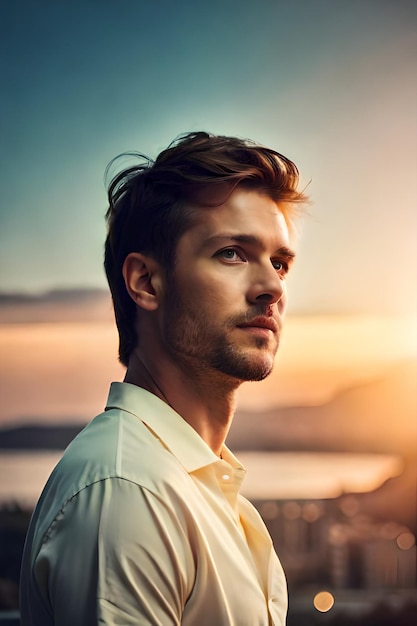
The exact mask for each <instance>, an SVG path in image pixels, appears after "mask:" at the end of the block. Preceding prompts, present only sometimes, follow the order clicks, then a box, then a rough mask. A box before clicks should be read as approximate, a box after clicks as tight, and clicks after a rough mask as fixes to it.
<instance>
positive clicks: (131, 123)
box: [0, 0, 417, 424]
mask: <svg viewBox="0 0 417 626" xmlns="http://www.w3.org/2000/svg"><path fill="white" fill-rule="evenodd" d="M0 29H1V31H0V47H1V54H0V64H1V76H2V94H1V97H0V135H1V138H2V139H1V143H2V151H1V155H0V178H1V200H0V268H1V270H0V292H1V291H3V292H4V291H8V292H19V291H23V292H30V293H35V294H36V293H39V292H42V291H44V290H49V289H54V288H66V287H104V286H105V278H104V273H103V269H102V251H103V241H104V237H105V225H104V212H105V204H106V198H105V185H104V182H103V176H104V170H105V167H106V165H107V163H108V162H109V161H110V160H111V159H112V158H113V157H115V156H116V155H117V154H120V153H121V152H123V151H129V150H137V151H141V152H144V153H148V154H149V155H150V156H152V157H155V156H156V155H157V153H158V152H159V151H160V150H161V149H163V148H165V147H166V145H167V144H168V143H169V142H170V141H171V140H173V139H174V138H175V137H176V136H178V135H179V134H181V133H183V132H186V131H193V130H200V129H202V130H207V131H210V132H214V133H222V134H229V135H237V136H239V137H249V138H251V139H254V140H256V141H258V142H260V143H263V144H266V145H268V146H271V147H273V148H275V149H277V150H279V151H280V152H283V153H284V154H286V155H287V156H289V157H290V158H292V159H293V160H294V161H295V162H296V163H297V165H298V166H299V169H300V171H301V184H302V186H308V192H309V194H310V196H311V199H312V204H311V206H309V207H308V215H306V216H305V217H304V218H303V219H302V220H301V222H300V237H299V242H298V244H297V248H298V249H299V250H298V258H297V261H296V263H295V266H294V270H292V272H291V276H290V277H289V279H288V290H289V294H290V306H289V316H288V323H287V328H286V331H285V335H284V340H283V345H282V347H281V350H280V353H279V356H278V360H277V367H276V369H275V372H274V374H273V376H271V377H270V378H269V379H267V380H266V381H265V382H264V383H262V384H261V386H260V387H257V391H256V392H254V390H253V389H254V388H253V387H251V386H250V385H249V386H246V387H244V388H243V389H242V393H241V396H240V397H241V403H242V406H244V407H246V408H255V407H260V406H263V407H268V406H270V405H272V404H283V405H285V404H287V405H290V404H294V403H301V404H303V403H304V404H320V403H322V402H326V401H328V400H329V399H330V398H331V397H332V396H333V395H334V394H335V393H337V392H338V391H340V390H341V389H345V388H348V387H349V386H351V385H355V384H360V383H361V381H364V380H369V379H372V378H373V377H375V376H379V375H382V374H383V373H384V372H385V371H386V370H387V368H389V367H390V366H391V365H392V364H395V363H396V362H400V361H401V360H404V359H409V358H410V357H413V355H414V356H415V354H416V345H417V344H416V322H415V315H416V313H417V288H416V284H417V210H416V207H417V184H416V172H417V141H416V130H417V128H416V126H417V86H416V78H415V76H416V53H417V5H416V3H415V2H414V1H411V0H410V1H408V0H397V1H396V2H392V1H391V0H338V1H337V2H336V1H334V0H293V1H292V2H286V1H285V2H284V1H281V0H259V1H257V2H254V1H253V0H251V1H249V0H227V1H224V0H223V1H220V0H211V1H210V2H207V1H205V2H203V1H201V0H194V1H193V2H189V1H185V0H178V1H176V2H172V1H171V0H158V2H150V1H144V0H121V1H120V2H114V1H112V0H100V1H98V0H82V1H81V0H73V1H72V2H56V1H55V0H43V1H42V2H40V3H34V2H32V1H30V0H16V1H15V2H3V3H1V4H0ZM40 320H41V321H42V316H41V318H40ZM65 320H66V322H67V324H66V322H65ZM12 321H13V316H12ZM15 321H18V320H17V319H16V320H15ZM26 321H29V322H30V321H31V320H30V319H29V320H26ZM32 321H34V320H32ZM43 321H44V322H45V320H43ZM9 322H10V320H9ZM116 343H117V338H116V333H115V328H114V325H113V324H112V323H111V321H110V318H109V320H108V321H106V322H103V323H94V325H93V326H92V325H91V323H87V321H86V319H84V318H83V316H82V313H80V314H79V315H78V316H77V319H76V320H75V318H70V317H69V318H68V316H67V317H65V316H64V317H62V318H61V319H60V322H59V323H56V324H46V323H43V324H41V325H38V324H31V323H25V324H18V325H13V324H1V323H0V391H1V397H2V399H3V400H2V407H1V412H0V424H5V423H9V422H10V420H23V421H24V420H28V419H29V420H31V421H33V420H36V419H40V418H42V419H50V420H54V419H56V418H57V417H60V418H61V419H64V418H66V417H68V419H79V420H85V419H87V418H89V417H91V416H92V415H93V414H95V413H96V412H97V411H98V410H100V409H101V407H102V404H103V402H104V399H105V395H106V393H107V386H108V382H109V380H111V379H113V378H116V379H120V377H121V376H122V375H123V371H122V369H121V368H120V366H119V365H118V363H117V359H116ZM98 364H99V367H98ZM22 389H24V393H23V392H22ZM92 390H94V391H92Z"/></svg>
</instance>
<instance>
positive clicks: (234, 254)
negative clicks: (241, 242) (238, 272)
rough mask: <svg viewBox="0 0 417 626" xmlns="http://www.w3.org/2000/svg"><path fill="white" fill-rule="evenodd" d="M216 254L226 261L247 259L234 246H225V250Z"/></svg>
mask: <svg viewBox="0 0 417 626" xmlns="http://www.w3.org/2000/svg"><path fill="white" fill-rule="evenodd" d="M216 256H217V257H219V258H220V259H223V260H224V261H231V262H232V263H233V262H235V261H245V259H244V258H243V257H242V256H241V255H240V254H239V252H238V251H237V250H235V249H234V248H225V249H224V250H220V251H219V252H217V254H216Z"/></svg>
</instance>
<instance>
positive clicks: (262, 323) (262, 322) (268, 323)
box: [238, 317, 278, 333]
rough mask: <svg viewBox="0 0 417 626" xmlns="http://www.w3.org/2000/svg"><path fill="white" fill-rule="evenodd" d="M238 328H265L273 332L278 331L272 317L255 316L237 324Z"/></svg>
mask: <svg viewBox="0 0 417 626" xmlns="http://www.w3.org/2000/svg"><path fill="white" fill-rule="evenodd" d="M238 328H265V329H266V330H270V331H272V332H273V333H277V332H278V324H277V322H276V321H275V320H274V319H273V318H272V317H255V318H254V319H253V320H250V321H249V322H244V323H243V324H238Z"/></svg>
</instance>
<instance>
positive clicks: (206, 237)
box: [180, 188, 289, 249]
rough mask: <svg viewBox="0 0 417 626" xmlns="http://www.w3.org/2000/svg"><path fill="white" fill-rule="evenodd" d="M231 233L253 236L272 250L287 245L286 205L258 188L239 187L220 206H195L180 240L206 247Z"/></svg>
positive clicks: (231, 234) (231, 236) (232, 234)
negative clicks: (280, 203)
mask: <svg viewBox="0 0 417 626" xmlns="http://www.w3.org/2000/svg"><path fill="white" fill-rule="evenodd" d="M228 235H230V238H231V239H232V238H233V236H242V235H243V236H246V237H252V238H254V239H256V240H257V241H259V243H260V245H262V246H263V247H267V248H272V249H278V248H279V247H281V246H283V245H285V246H288V245H289V231H288V225H287V218H286V211H285V207H284V206H283V207H280V205H279V203H276V202H275V201H274V200H272V199H271V198H270V197H269V196H267V195H266V194H264V193H261V192H259V191H255V190H246V189H239V188H237V189H235V190H234V191H233V193H232V194H231V195H230V196H229V198H228V199H227V201H226V202H224V203H223V204H221V205H219V206H214V207H195V208H193V210H192V220H191V224H190V228H189V229H188V230H187V231H186V232H185V234H184V235H183V237H182V238H181V239H185V240H188V241H189V242H194V244H195V245H196V246H198V245H201V246H205V245H210V243H211V242H213V243H215V240H216V238H217V237H219V238H222V237H225V238H227V236H228ZM181 239H180V241H181Z"/></svg>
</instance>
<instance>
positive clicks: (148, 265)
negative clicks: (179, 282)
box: [122, 252, 163, 311]
mask: <svg viewBox="0 0 417 626" xmlns="http://www.w3.org/2000/svg"><path fill="white" fill-rule="evenodd" d="M122 273H123V278H124V281H125V285H126V289H127V292H128V294H129V295H130V297H131V298H132V300H133V301H134V302H135V303H136V304H137V305H138V306H140V307H141V308H142V309H144V310H145V311H155V310H156V309H157V308H158V306H159V303H160V299H161V296H162V290H163V271H162V267H161V265H160V264H159V263H158V262H157V261H155V260H154V259H152V258H150V257H148V256H146V255H144V254H141V253H140V252H131V253H130V254H128V255H127V257H126V258H125V260H124V263H123V269H122Z"/></svg>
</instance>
